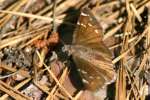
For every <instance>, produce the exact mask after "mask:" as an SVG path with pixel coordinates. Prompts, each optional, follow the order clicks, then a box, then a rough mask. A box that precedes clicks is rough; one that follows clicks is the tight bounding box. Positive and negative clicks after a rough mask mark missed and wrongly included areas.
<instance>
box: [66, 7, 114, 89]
mask: <svg viewBox="0 0 150 100" xmlns="http://www.w3.org/2000/svg"><path fill="white" fill-rule="evenodd" d="M102 39H103V35H102V28H101V26H100V25H99V23H98V21H97V20H96V18H95V17H94V15H93V14H92V12H90V9H89V8H84V9H82V11H81V13H80V16H79V19H78V21H77V25H76V28H75V31H74V33H73V41H72V44H71V45H65V46H64V51H68V53H69V54H70V55H72V57H73V61H74V62H75V64H76V66H77V69H78V71H79V73H80V75H81V78H82V81H83V83H84V85H85V88H86V89H88V90H92V91H95V90H97V89H99V88H102V87H103V86H105V85H106V84H108V83H111V82H112V81H113V80H114V78H115V75H116V74H115V70H114V67H113V66H114V65H113V64H112V54H111V52H110V50H109V49H108V48H107V46H106V45H105V44H104V42H103V40H102Z"/></svg>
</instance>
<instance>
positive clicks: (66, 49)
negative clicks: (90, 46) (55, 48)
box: [62, 45, 73, 56]
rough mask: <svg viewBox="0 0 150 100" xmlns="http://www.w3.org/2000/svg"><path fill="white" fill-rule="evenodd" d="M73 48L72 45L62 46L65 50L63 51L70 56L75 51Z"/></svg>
mask: <svg viewBox="0 0 150 100" xmlns="http://www.w3.org/2000/svg"><path fill="white" fill-rule="evenodd" d="M71 48H72V47H71V45H64V46H63V47H62V51H63V52H67V53H68V55H69V56H70V55H71V54H72V53H73V51H72V49H71Z"/></svg>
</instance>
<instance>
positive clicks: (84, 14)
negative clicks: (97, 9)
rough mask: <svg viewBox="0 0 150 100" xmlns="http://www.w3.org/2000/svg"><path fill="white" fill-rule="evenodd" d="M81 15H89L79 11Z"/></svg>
mask: <svg viewBox="0 0 150 100" xmlns="http://www.w3.org/2000/svg"><path fill="white" fill-rule="evenodd" d="M81 15H82V16H89V15H88V14H86V13H83V12H82V13H81Z"/></svg>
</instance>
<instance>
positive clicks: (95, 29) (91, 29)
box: [72, 8, 111, 56]
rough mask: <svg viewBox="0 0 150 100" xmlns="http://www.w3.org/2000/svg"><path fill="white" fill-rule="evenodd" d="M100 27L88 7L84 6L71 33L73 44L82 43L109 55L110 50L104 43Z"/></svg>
mask: <svg viewBox="0 0 150 100" xmlns="http://www.w3.org/2000/svg"><path fill="white" fill-rule="evenodd" d="M102 38H103V34H102V28H101V26H100V25H99V23H98V22H97V20H96V19H95V17H94V15H93V14H92V13H91V12H90V10H89V9H88V8H84V9H83V10H82V12H81V14H80V17H79V19H78V22H77V26H76V29H75V32H74V34H73V42H72V43H73V45H84V46H87V47H90V48H93V49H97V50H100V51H101V52H103V53H105V54H107V55H108V56H111V53H110V51H109V50H108V48H107V47H106V46H105V45H104V43H103V41H102Z"/></svg>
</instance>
